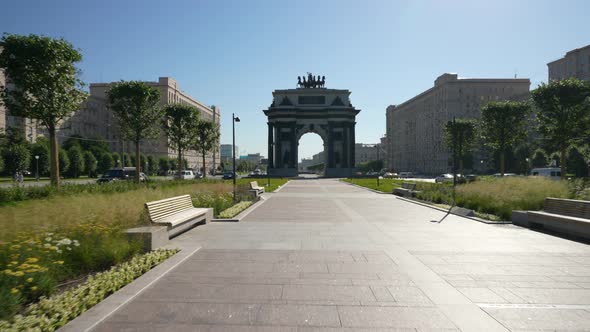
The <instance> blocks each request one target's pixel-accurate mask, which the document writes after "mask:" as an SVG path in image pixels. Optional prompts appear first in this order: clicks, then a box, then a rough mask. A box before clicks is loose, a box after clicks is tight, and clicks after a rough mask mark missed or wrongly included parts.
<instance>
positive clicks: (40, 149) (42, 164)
mask: <svg viewBox="0 0 590 332" xmlns="http://www.w3.org/2000/svg"><path fill="white" fill-rule="evenodd" d="M42 138H44V137H38V138H37V142H35V143H34V144H32V145H31V163H35V165H31V166H34V167H35V171H36V170H37V169H36V167H37V165H39V176H41V175H46V174H49V141H45V140H43V139H42ZM35 156H39V160H37V159H35Z"/></svg>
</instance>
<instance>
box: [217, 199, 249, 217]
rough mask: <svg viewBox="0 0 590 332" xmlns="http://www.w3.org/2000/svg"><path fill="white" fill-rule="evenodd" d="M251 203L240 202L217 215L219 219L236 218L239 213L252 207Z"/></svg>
mask: <svg viewBox="0 0 590 332" xmlns="http://www.w3.org/2000/svg"><path fill="white" fill-rule="evenodd" d="M252 203H253V202H252V201H241V202H239V203H238V204H236V205H234V206H232V207H230V208H229V209H225V210H223V211H221V213H219V218H233V217H235V216H237V215H238V214H239V213H240V212H242V211H244V210H245V209H247V208H248V207H249V206H250V205H252Z"/></svg>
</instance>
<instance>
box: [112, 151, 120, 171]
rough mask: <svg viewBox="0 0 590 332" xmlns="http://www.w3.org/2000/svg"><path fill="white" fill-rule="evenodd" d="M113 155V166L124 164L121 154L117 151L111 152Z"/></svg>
mask: <svg viewBox="0 0 590 332" xmlns="http://www.w3.org/2000/svg"><path fill="white" fill-rule="evenodd" d="M111 157H112V158H113V165H114V166H113V167H122V165H123V164H121V162H122V159H121V155H120V154H119V153H117V152H113V153H112V154H111Z"/></svg>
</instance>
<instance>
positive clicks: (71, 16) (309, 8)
mask: <svg viewBox="0 0 590 332" xmlns="http://www.w3.org/2000/svg"><path fill="white" fill-rule="evenodd" d="M0 8H1V10H0V31H2V32H10V33H19V34H28V33H35V34H44V35H48V36H53V37H64V38H66V39H68V40H69V41H71V42H72V43H73V44H74V45H75V46H76V47H78V48H80V49H81V51H82V53H83V56H84V61H83V62H82V63H81V65H80V67H81V69H82V71H83V75H82V78H83V80H84V81H85V82H87V83H90V82H104V81H117V80H121V79H123V80H156V79H157V78H158V77H159V76H171V77H174V78H176V79H177V80H178V82H179V84H180V86H181V88H182V89H183V90H185V91H187V92H188V93H190V94H191V95H192V96H193V97H195V98H196V99H198V100H200V101H202V102H204V103H206V104H208V105H212V104H215V105H218V106H219V107H221V110H222V118H223V119H222V139H221V140H222V142H223V143H230V142H231V113H232V112H234V113H236V114H237V115H239V116H240V118H241V119H242V122H241V123H239V125H238V128H237V130H236V131H237V137H238V140H237V142H238V143H237V145H238V146H239V147H240V150H241V151H242V152H247V153H254V152H261V153H262V154H263V155H266V134H267V129H266V118H265V116H264V114H263V113H262V110H263V109H264V108H266V107H268V105H269V104H270V102H271V98H272V96H271V92H272V91H273V90H274V89H283V88H293V87H295V83H296V79H297V76H298V75H303V74H305V73H306V72H308V71H311V72H314V73H318V74H322V75H325V76H326V86H327V87H330V88H341V89H349V90H351V91H352V95H351V99H352V103H353V105H355V106H356V107H357V108H360V109H361V110H362V111H361V113H360V114H359V116H358V117H357V122H358V124H357V134H356V137H357V142H362V143H375V142H377V141H378V140H379V137H381V136H382V135H383V134H384V133H385V108H386V107H387V106H388V105H390V104H399V103H401V102H403V101H405V100H407V99H409V98H411V97H413V96H414V95H416V94H418V93H420V92H422V91H424V90H425V89H428V88H430V87H431V86H432V85H433V81H434V79H435V78H436V77H437V76H438V75H440V74H442V73H444V72H456V73H458V74H459V75H460V76H463V77H514V74H515V72H516V73H517V74H518V77H524V78H530V79H531V81H532V86H533V87H535V86H537V85H538V84H539V83H540V82H541V81H546V80H547V66H546V64H547V62H549V61H552V60H554V59H557V58H559V57H561V56H563V54H564V53H565V52H566V51H568V50H571V49H574V48H578V47H581V46H584V45H588V44H590V30H589V29H588V28H589V24H588V15H589V14H588V13H590V1H583V0H582V1H540V0H537V1H524V0H518V1H515V0H508V1H506V0H494V1H474V0H469V1H468V0H457V1H453V0H445V1H443V0H432V1H387V0H383V1H371V0H364V1H345V0H332V1H328V0H322V1H318V0H315V1H313V0H312V1H308V0H297V1H282V0H281V1H279V0H275V1H272V0H267V1H240V0H236V1H196V0H187V1H148V0H143V1H121V0H119V1H113V0H103V1H93V2H89V1H65V0H55V1H44V0H39V1H28V0H19V1H4V2H3V4H2V5H1V6H0ZM308 136H309V135H306V136H304V138H302V141H303V142H302V143H301V145H300V156H304V157H308V156H311V155H312V154H314V153H317V152H319V151H320V150H321V149H322V146H321V139H319V136H315V138H311V139H309V138H308Z"/></svg>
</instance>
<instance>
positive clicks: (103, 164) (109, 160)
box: [96, 152, 115, 174]
mask: <svg viewBox="0 0 590 332" xmlns="http://www.w3.org/2000/svg"><path fill="white" fill-rule="evenodd" d="M114 165H115V161H114V160H113V155H112V154H110V153H108V152H103V153H102V154H101V155H100V158H99V159H98V165H97V168H96V172H97V173H98V174H104V173H106V171H108V170H109V169H111V168H113V167H114Z"/></svg>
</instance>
